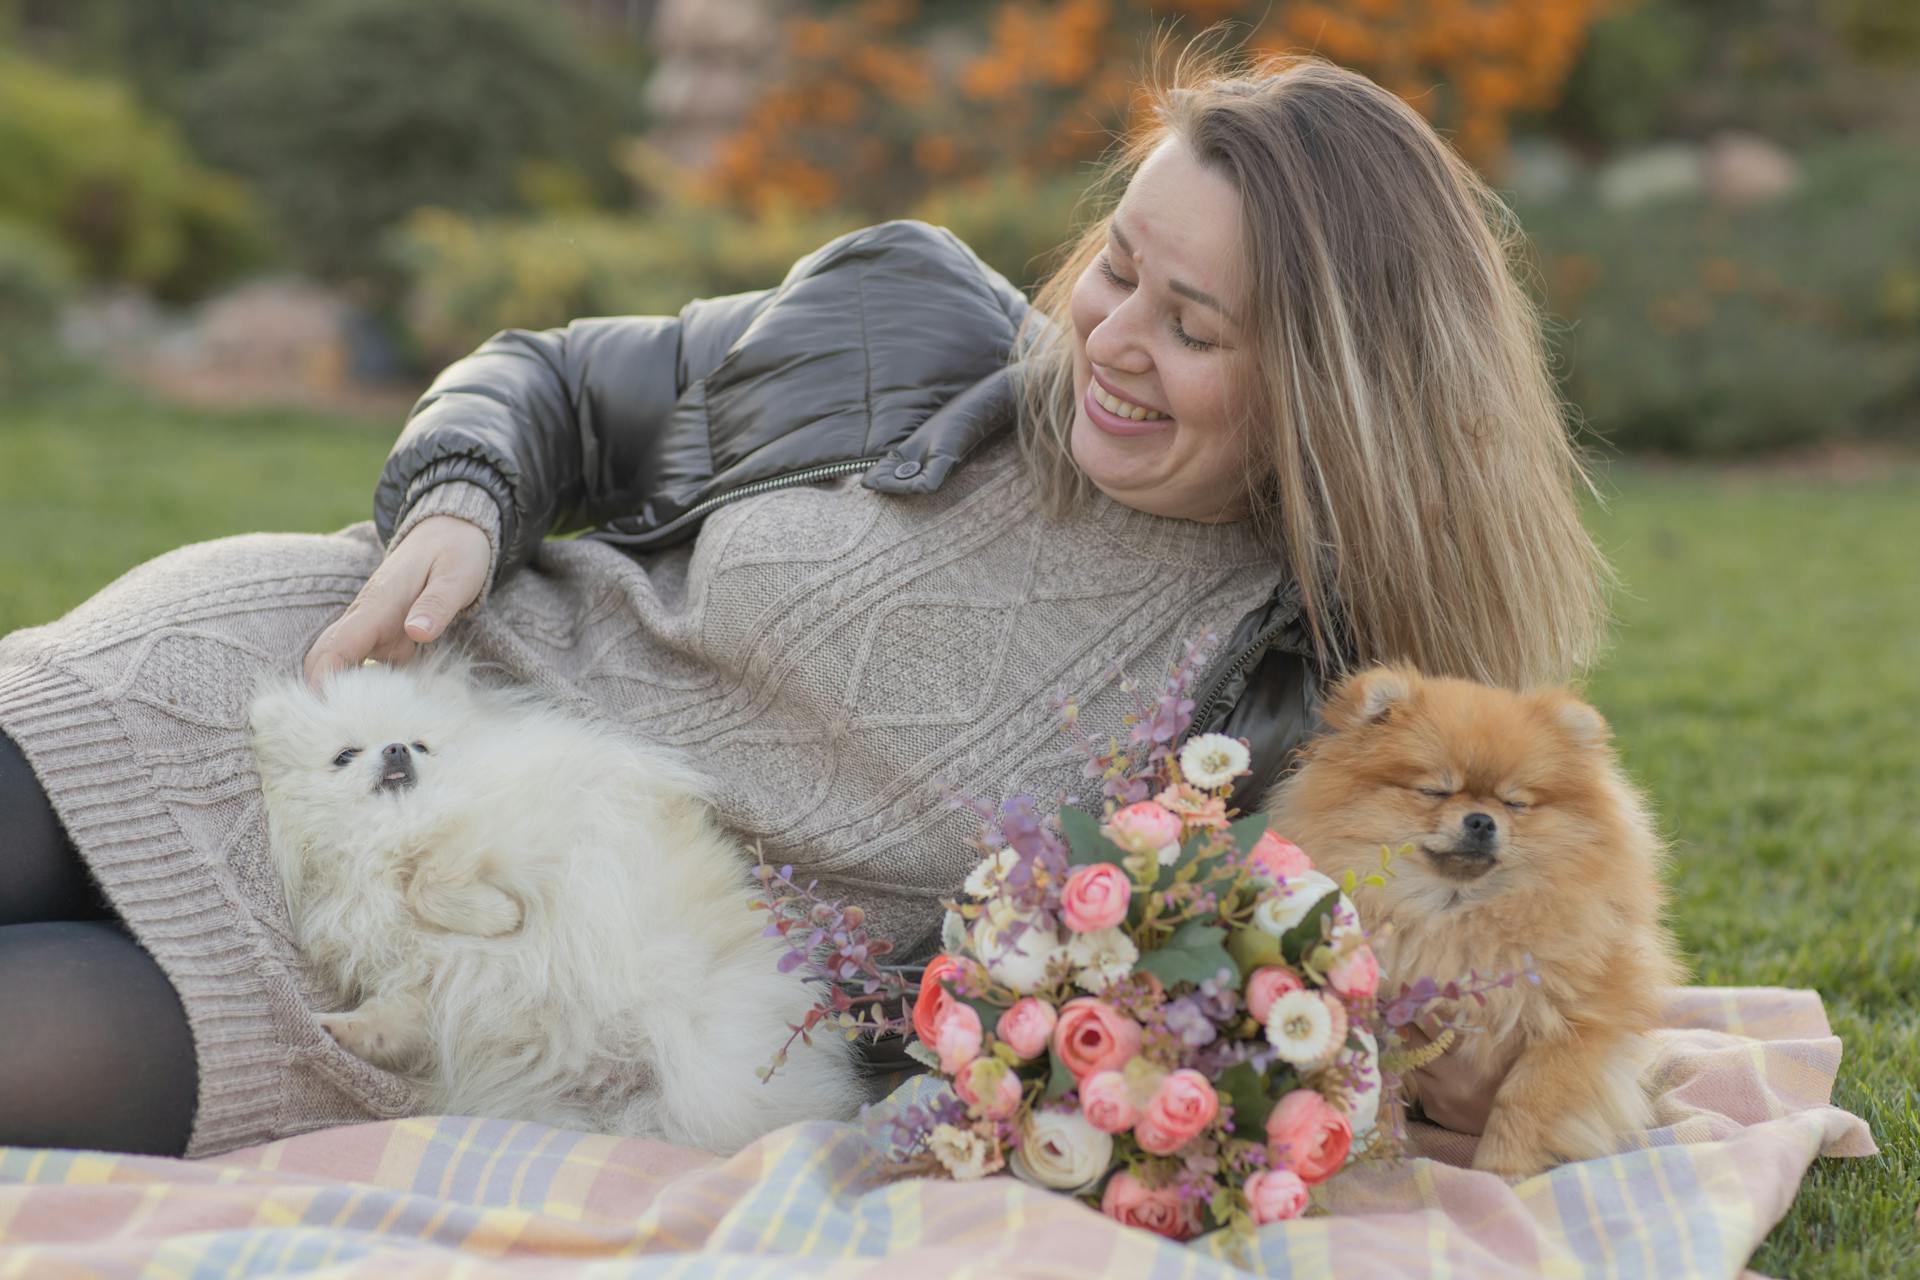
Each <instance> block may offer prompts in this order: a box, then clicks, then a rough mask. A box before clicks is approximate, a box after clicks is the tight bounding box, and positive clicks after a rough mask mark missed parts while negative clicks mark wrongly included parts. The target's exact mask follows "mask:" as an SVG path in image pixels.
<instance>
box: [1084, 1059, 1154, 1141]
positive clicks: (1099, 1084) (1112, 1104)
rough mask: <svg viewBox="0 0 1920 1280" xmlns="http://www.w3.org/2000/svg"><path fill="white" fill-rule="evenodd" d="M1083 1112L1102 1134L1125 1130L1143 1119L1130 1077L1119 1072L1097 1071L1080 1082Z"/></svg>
mask: <svg viewBox="0 0 1920 1280" xmlns="http://www.w3.org/2000/svg"><path fill="white" fill-rule="evenodd" d="M1080 1114H1081V1115H1082V1116H1085V1117H1086V1121H1087V1123H1088V1124H1090V1125H1092V1126H1093V1127H1094V1128H1096V1129H1098V1130H1099V1131H1100V1132H1102V1133H1125V1132H1126V1131H1127V1130H1129V1129H1131V1128H1133V1122H1134V1121H1136V1120H1138V1119H1139V1118H1140V1112H1139V1110H1138V1109H1137V1108H1136V1107H1135V1106H1134V1105H1133V1092H1132V1090H1130V1089H1129V1088H1128V1087H1127V1080H1126V1077H1125V1076H1123V1075H1121V1074H1120V1073H1119V1072H1118V1071H1096V1072H1094V1073H1093V1074H1092V1075H1090V1076H1088V1077H1087V1078H1086V1079H1085V1080H1082V1081H1081V1082H1080Z"/></svg>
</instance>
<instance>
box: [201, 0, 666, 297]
mask: <svg viewBox="0 0 1920 1280" xmlns="http://www.w3.org/2000/svg"><path fill="white" fill-rule="evenodd" d="M638 103H639V85H638V83H637V82H634V83H630V84H621V83H617V82H616V79H615V77H614V76H613V74H612V73H611V72H609V71H606V70H604V69H603V68H602V66H601V64H600V63H598V62H597V61H596V60H595V59H594V57H593V56H592V52H591V50H589V49H588V48H587V47H586V45H585V43H584V41H583V40H582V39H581V38H580V37H579V36H578V33H577V31H576V30H575V28H574V27H573V26H572V25H570V24H569V23H568V22H567V21H565V20H564V15H559V14H554V13H545V12H542V11H541V9H540V8H539V7H536V6H531V5H527V4H524V3H518V2H516V0H327V2H326V3H314V4H311V5H307V6H303V7H300V8H297V9H295V10H294V11H292V12H291V13H289V14H288V15H287V17H286V18H284V19H283V20H282V21H280V22H277V23H275V24H273V25H272V26H270V27H268V28H266V29H265V30H264V32H263V34H262V35H261V36H260V38H259V39H257V40H256V41H254V42H253V43H251V44H249V45H247V46H245V47H244V48H243V49H241V50H240V51H238V52H237V53H236V54H235V55H234V56H232V57H229V58H227V59H226V60H225V61H224V62H223V63H222V64H221V65H220V66H219V67H218V68H217V69H216V70H215V71H214V72H213V73H211V74H210V75H209V76H208V77H207V78H206V80H205V81H204V82H203V83H202V84H201V85H199V87H198V88H197V89H196V90H194V91H193V92H192V94H191V100H190V103H189V107H188V111H187V118H188V122H189V128H190V132H191V135H192V136H193V137H194V139H195V140H196V141H197V143H198V144H199V145H200V147H201V149H202V150H203V152H204V153H205V154H206V155H207V156H208V157H209V158H211V159H213V160H214V161H216V162H218V163H221V164H225V165H227V166H230V167H231V168H233V169H235V170H236V171H238V172H240V173H242V174H244V175H246V176H247V177H249V178H251V179H252V180H253V181H254V183H255V184H256V187H257V189H258V191H259V193H260V195H261V197H262V199H263V200H264V201H265V203H266V204H267V206H268V207H269V208H270V209H271V210H272V212H273V214H274V215H275V217H276V219H277V221H278V225H279V229H280V230H281V231H282V232H283V233H284V235H285V236H286V239H287V247H288V250H289V252H290V253H291V254H292V255H293V256H294V257H295V258H296V259H297V260H299V261H301V262H303V263H305V264H306V265H308V266H309V267H311V268H313V269H314V270H316V271H318V272H319V273H320V274H322V275H327V276H333V277H344V276H355V275H360V274H365V273H369V272H375V271H377V269H378V268H379V266H380V260H379V257H378V249H377V246H378V244H379V237H380V233H381V232H382V231H384V230H386V229H387V228H389V227H391V226H393V225H396V224H397V223H399V222H400V220H401V219H402V218H404V217H405V216H406V215H407V214H408V213H409V212H410V211H412V210H414V209H416V208H420V207H423V206H441V207H445V208H450V209H457V210H462V211H465V212H469V213H489V212H493V213H504V212H510V211H516V210H520V211H524V210H530V209H536V208H540V207H543V206H550V205H551V204H552V203H554V202H556V201H557V202H560V203H566V204H585V203H592V202H593V201H595V200H601V201H609V202H610V201H612V200H614V199H617V198H618V197H619V196H621V195H623V194H624V191H625V187H624V183H623V182H622V180H621V178H620V175H619V173H618V171H617V169H616V168H615V167H614V165H613V161H612V156H611V145H612V142H613V140H614V139H615V138H616V137H618V136H620V135H622V134H623V133H626V132H629V131H631V130H632V129H634V128H636V127H637V126H638V124H639V123H640V120H639V107H638Z"/></svg>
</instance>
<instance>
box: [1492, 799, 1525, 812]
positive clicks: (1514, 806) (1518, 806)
mask: <svg viewBox="0 0 1920 1280" xmlns="http://www.w3.org/2000/svg"><path fill="white" fill-rule="evenodd" d="M1500 803H1501V804H1503V805H1505V806H1507V808H1509V809H1511V810H1513V811H1514V812H1515V813H1525V812H1526V811H1527V810H1529V809H1531V808H1533V806H1532V805H1530V804H1528V803H1527V802H1526V801H1525V800H1506V799H1502V800H1501V801H1500Z"/></svg>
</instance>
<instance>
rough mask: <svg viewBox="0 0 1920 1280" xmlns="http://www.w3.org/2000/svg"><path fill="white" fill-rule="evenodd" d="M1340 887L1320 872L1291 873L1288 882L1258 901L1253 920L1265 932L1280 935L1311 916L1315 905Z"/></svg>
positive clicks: (1269, 891) (1255, 905)
mask: <svg viewBox="0 0 1920 1280" xmlns="http://www.w3.org/2000/svg"><path fill="white" fill-rule="evenodd" d="M1339 888H1340V886H1339V885H1337V884H1335V883H1334V882H1333V881H1332V880H1329V879H1328V878H1327V877H1326V876H1323V875H1321V874H1320V873H1319V872H1318V871H1303V872H1301V873H1300V874H1299V875H1297V876H1288V877H1287V879H1286V883H1285V884H1283V885H1281V886H1280V887H1278V888H1276V889H1269V890H1268V891H1267V892H1266V893H1265V894H1263V895H1262V896H1261V898H1260V901H1259V902H1257V903H1255V904H1254V908H1253V923H1254V924H1255V925H1256V926H1257V927H1258V928H1259V929H1260V930H1261V931H1262V932H1264V933H1270V934H1272V935H1273V936H1274V937H1276V938H1278V937H1280V936H1281V935H1282V934H1284V933H1286V931H1287V930H1289V929H1291V928H1293V927H1294V926H1295V925H1297V924H1299V923H1300V922H1301V921H1302V920H1305V919H1306V918H1307V912H1309V911H1311V910H1312V909H1313V904H1314V903H1316V902H1318V901H1320V899H1322V898H1324V897H1326V896H1327V895H1328V894H1329V893H1333V892H1335V891H1337V890H1338V889H1339Z"/></svg>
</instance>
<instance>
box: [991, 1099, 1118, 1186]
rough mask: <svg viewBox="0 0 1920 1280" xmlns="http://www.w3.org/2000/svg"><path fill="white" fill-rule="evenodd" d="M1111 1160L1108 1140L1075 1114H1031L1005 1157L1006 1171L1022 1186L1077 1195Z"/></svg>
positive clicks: (1103, 1171)
mask: <svg viewBox="0 0 1920 1280" xmlns="http://www.w3.org/2000/svg"><path fill="white" fill-rule="evenodd" d="M1112 1159H1113V1138H1112V1136H1111V1135H1110V1134H1105V1133H1102V1132H1100V1131H1099V1130H1098V1129H1096V1128H1094V1127H1093V1126H1092V1125H1090V1124H1088V1123H1087V1122H1086V1120H1085V1119H1084V1118H1083V1117H1081V1115H1080V1114H1079V1113H1078V1112H1074V1111H1034V1112H1030V1113H1029V1114H1028V1116H1027V1118H1026V1120H1025V1121H1023V1122H1022V1123H1021V1126H1020V1145H1019V1146H1017V1147H1015V1148H1014V1149H1013V1152H1012V1154H1011V1155H1009V1156H1008V1157H1007V1168H1008V1169H1009V1170H1010V1171H1011V1172H1012V1173H1013V1176H1014V1177H1016V1178H1018V1179H1020V1181H1022V1182H1030V1183H1032V1184H1033V1185H1034V1186H1036V1187H1045V1188H1047V1189H1048V1190H1049V1191H1067V1192H1073V1193H1076V1194H1077V1193H1079V1192H1082V1191H1085V1190H1086V1189H1087V1188H1088V1187H1090V1186H1092V1185H1093V1183H1094V1182H1095V1181H1096V1180H1097V1179H1098V1178H1099V1177H1100V1175H1101V1174H1103V1173H1105V1172H1106V1171H1107V1165H1108V1163H1109V1162H1111V1161H1112Z"/></svg>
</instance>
